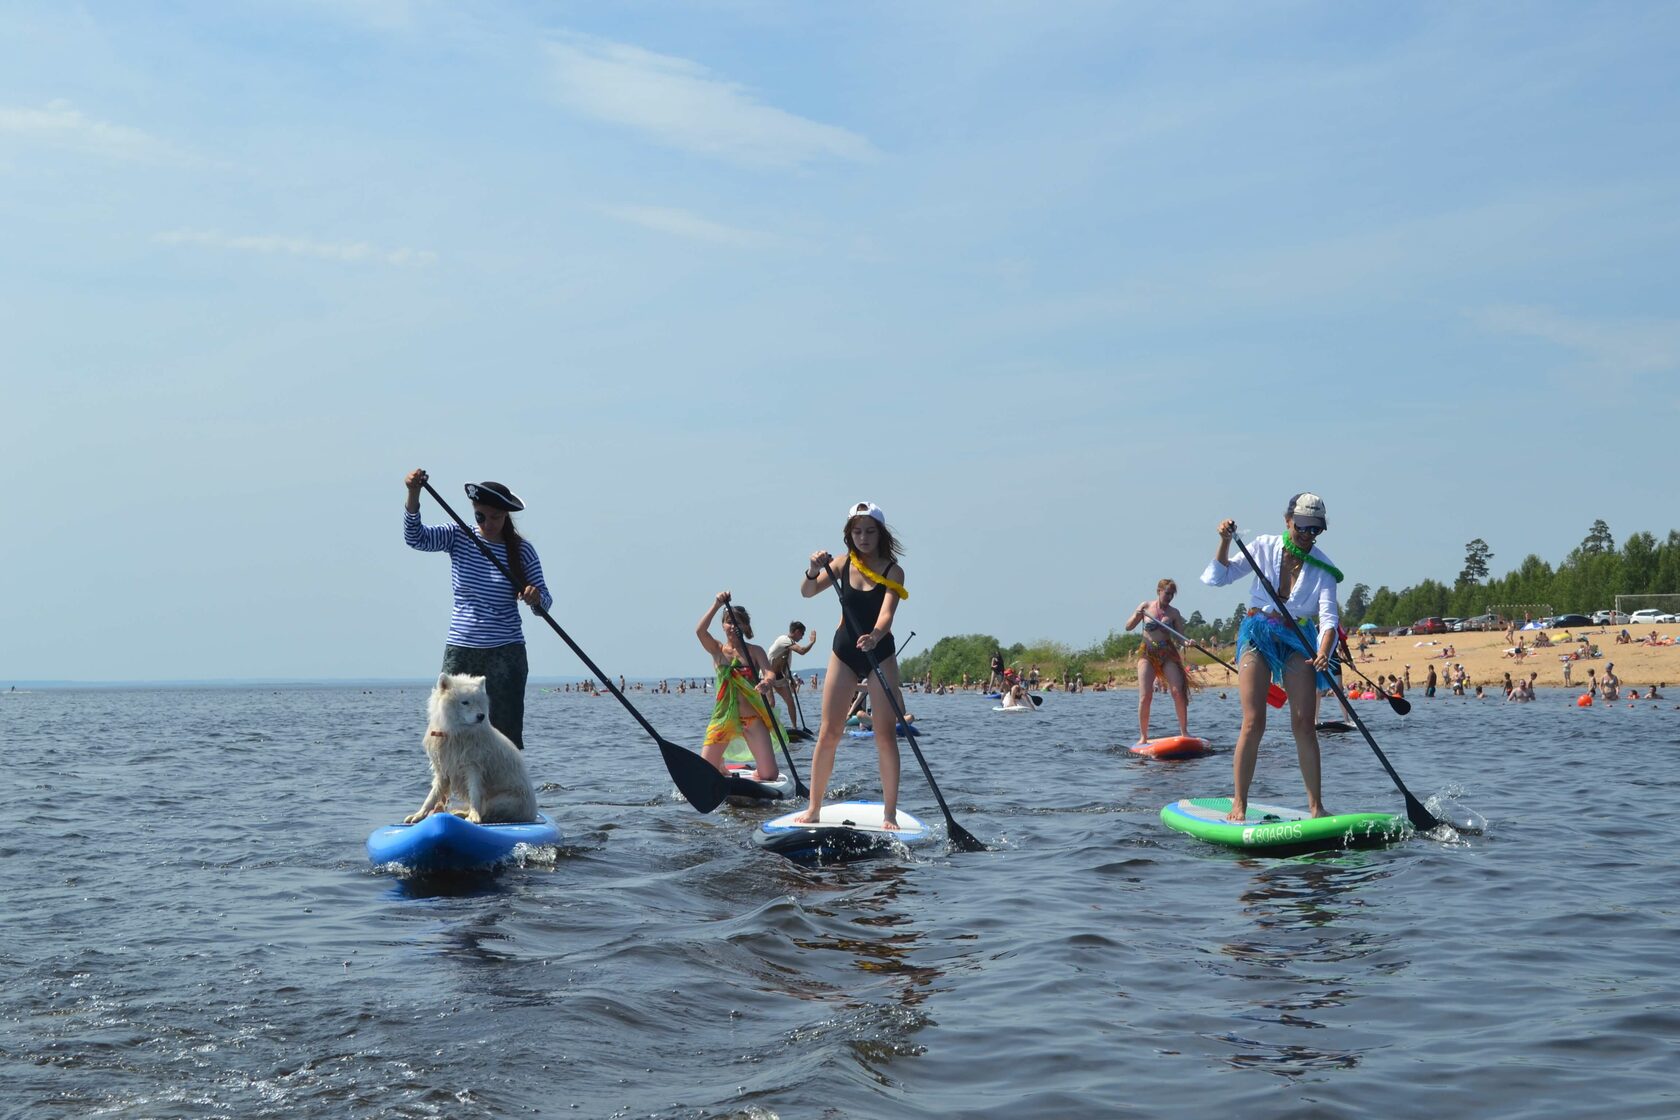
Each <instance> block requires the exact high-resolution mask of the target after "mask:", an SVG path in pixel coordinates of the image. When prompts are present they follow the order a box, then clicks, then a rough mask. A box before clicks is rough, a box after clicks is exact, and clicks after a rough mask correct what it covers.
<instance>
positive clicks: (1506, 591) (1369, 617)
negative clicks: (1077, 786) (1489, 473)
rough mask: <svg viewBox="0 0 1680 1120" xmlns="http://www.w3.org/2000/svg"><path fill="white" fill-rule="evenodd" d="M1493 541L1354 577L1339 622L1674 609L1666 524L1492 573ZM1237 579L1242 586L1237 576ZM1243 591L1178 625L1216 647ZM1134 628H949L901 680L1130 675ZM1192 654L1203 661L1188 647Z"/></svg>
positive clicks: (1595, 527)
mask: <svg viewBox="0 0 1680 1120" xmlns="http://www.w3.org/2000/svg"><path fill="white" fill-rule="evenodd" d="M1493 558H1494V553H1493V550H1492V548H1491V547H1490V546H1489V545H1488V543H1487V542H1486V541H1484V540H1482V539H1481V538H1480V537H1478V538H1476V539H1475V540H1473V541H1470V542H1469V543H1468V544H1466V545H1465V546H1464V563H1463V566H1462V567H1461V568H1460V569H1459V573H1458V576H1457V578H1456V579H1454V580H1453V581H1452V582H1451V583H1450V584H1449V583H1443V582H1441V581H1440V580H1436V579H1424V580H1421V581H1420V582H1418V583H1416V584H1413V585H1411V586H1409V587H1404V588H1401V589H1400V590H1399V591H1395V590H1392V589H1390V588H1389V587H1387V586H1382V587H1378V588H1377V589H1376V590H1375V591H1373V590H1371V588H1370V587H1369V586H1368V585H1367V584H1363V583H1355V584H1354V585H1353V586H1352V587H1350V588H1347V589H1346V590H1345V591H1344V593H1343V595H1344V597H1343V599H1342V625H1343V626H1344V627H1346V628H1348V629H1349V630H1352V629H1353V628H1355V627H1357V626H1359V625H1361V624H1363V623H1372V624H1374V625H1376V626H1380V627H1390V626H1407V625H1410V624H1411V623H1412V622H1414V621H1416V620H1417V619H1420V618H1429V617H1431V616H1440V617H1443V618H1446V617H1456V618H1470V617H1474V616H1477V615H1483V614H1494V615H1498V616H1500V617H1502V618H1515V619H1518V620H1520V619H1521V618H1522V617H1523V615H1524V614H1525V613H1527V614H1531V615H1533V616H1534V617H1536V618H1540V617H1543V616H1545V615H1552V614H1564V613H1579V614H1591V613H1592V612H1593V611H1597V610H1610V609H1611V608H1612V607H1613V606H1614V604H1615V601H1616V596H1618V595H1672V596H1673V597H1674V598H1673V600H1672V601H1670V602H1667V603H1661V604H1659V603H1656V602H1652V603H1642V604H1640V605H1641V606H1654V605H1661V606H1663V608H1664V609H1665V610H1669V611H1672V612H1675V613H1680V609H1677V608H1680V530H1676V529H1670V530H1669V532H1668V535H1667V536H1666V537H1665V538H1664V539H1662V540H1658V539H1657V537H1656V536H1655V535H1654V534H1651V533H1648V532H1637V533H1634V534H1632V535H1630V536H1629V537H1628V538H1627V539H1626V540H1624V541H1623V542H1622V544H1621V546H1620V547H1618V546H1617V544H1616V541H1615V538H1614V536H1613V535H1612V534H1611V532H1610V526H1609V525H1607V524H1606V523H1605V522H1604V521H1602V520H1598V521H1594V522H1593V523H1592V527H1591V528H1590V529H1588V531H1587V535H1586V537H1585V538H1583V539H1582V541H1581V543H1580V544H1579V545H1577V546H1576V547H1575V548H1574V549H1572V550H1571V551H1570V553H1569V555H1568V556H1566V557H1564V559H1563V561H1562V562H1561V563H1559V564H1558V565H1556V566H1555V567H1554V566H1553V565H1551V564H1549V563H1547V562H1546V561H1545V560H1542V559H1541V558H1540V557H1539V556H1537V555H1535V554H1533V553H1530V554H1529V555H1528V556H1526V557H1524V558H1523V561H1522V563H1521V564H1519V565H1517V566H1516V567H1515V568H1513V569H1511V570H1510V571H1508V572H1507V573H1506V574H1504V575H1502V576H1492V575H1491V567H1490V563H1491V561H1492V560H1493ZM1245 586H1246V585H1245ZM1246 602H1247V595H1246V591H1245V592H1244V593H1243V595H1242V598H1241V600H1240V601H1239V602H1238V603H1237V604H1236V605H1235V609H1234V610H1233V611H1232V612H1231V614H1230V615H1229V616H1228V617H1224V618H1215V619H1213V620H1209V619H1206V618H1203V617H1202V613H1201V612H1200V611H1196V612H1194V613H1192V614H1191V615H1190V616H1189V618H1187V619H1186V620H1185V628H1184V632H1185V634H1187V635H1188V636H1189V637H1191V638H1194V639H1196V640H1197V641H1199V642H1202V643H1204V644H1207V645H1210V646H1212V647H1214V648H1218V645H1216V643H1217V644H1222V645H1229V644H1230V643H1231V642H1234V641H1235V640H1236V632H1237V626H1238V625H1239V624H1240V623H1241V621H1242V617H1243V613H1244V609H1245V604H1246ZM1142 640H1143V639H1142V637H1141V636H1139V635H1138V634H1137V633H1135V632H1134V633H1127V632H1125V631H1122V630H1110V631H1109V632H1108V635H1107V637H1105V638H1103V639H1102V640H1100V641H1097V642H1094V643H1092V644H1091V645H1089V646H1086V647H1084V648H1075V647H1073V646H1071V645H1068V644H1066V643H1063V642H1055V641H1047V640H1041V641H1036V642H1027V643H1023V642H1014V643H1010V644H1007V645H1006V644H1004V643H1002V642H1000V641H999V640H998V639H997V638H995V637H993V636H992V635H990V634H957V635H953V636H951V637H946V638H941V639H939V640H938V641H937V642H935V643H934V644H933V645H932V646H930V647H929V648H927V649H925V650H922V651H921V652H919V653H916V654H914V655H913V656H910V657H907V658H905V659H904V660H903V661H902V662H901V663H900V673H901V675H902V677H903V679H904V680H906V681H911V680H922V679H925V678H927V677H928V676H929V675H930V674H931V677H932V680H933V682H934V683H935V684H947V685H949V684H959V683H961V681H962V679H963V675H964V674H965V673H966V674H967V675H968V679H969V680H971V681H973V680H980V681H984V680H985V679H986V678H987V676H988V674H989V673H990V666H991V659H992V654H993V653H994V652H1002V654H1003V657H1004V662H1005V663H1006V664H1007V665H1009V666H1010V667H1012V668H1013V667H1016V666H1019V667H1021V668H1023V669H1026V668H1030V667H1031V666H1034V665H1036V666H1037V667H1038V670H1039V673H1040V675H1041V676H1043V677H1047V678H1051V679H1054V680H1064V679H1071V678H1074V677H1076V676H1078V677H1083V679H1084V681H1085V683H1086V684H1087V685H1091V684H1096V683H1098V682H1100V681H1103V680H1106V679H1107V678H1108V676H1109V674H1110V673H1113V674H1114V675H1115V676H1116V677H1118V678H1119V679H1121V680H1126V681H1130V680H1134V679H1135V677H1136V673H1135V662H1136V658H1137V647H1138V644H1139V643H1140V642H1141V641H1142ZM1193 659H1194V660H1206V659H1205V658H1203V657H1200V656H1196V657H1194V658H1193Z"/></svg>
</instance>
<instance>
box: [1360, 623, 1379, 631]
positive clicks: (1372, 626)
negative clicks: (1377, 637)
mask: <svg viewBox="0 0 1680 1120" xmlns="http://www.w3.org/2000/svg"><path fill="white" fill-rule="evenodd" d="M1360 629H1361V630H1375V629H1377V624H1376V623H1374V622H1367V623H1365V625H1363V626H1361V627H1360Z"/></svg>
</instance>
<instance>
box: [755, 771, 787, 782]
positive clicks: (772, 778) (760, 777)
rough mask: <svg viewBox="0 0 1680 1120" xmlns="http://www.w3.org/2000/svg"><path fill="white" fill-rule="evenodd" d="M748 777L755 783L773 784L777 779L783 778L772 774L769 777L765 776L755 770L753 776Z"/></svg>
mask: <svg viewBox="0 0 1680 1120" xmlns="http://www.w3.org/2000/svg"><path fill="white" fill-rule="evenodd" d="M747 776H748V777H749V778H751V779H752V780H753V781H755V782H773V781H775V780H776V779H777V778H779V777H781V775H780V774H771V775H769V776H768V777H767V776H765V775H763V774H760V773H759V772H758V771H757V770H754V771H753V772H752V773H751V774H749V775H747Z"/></svg>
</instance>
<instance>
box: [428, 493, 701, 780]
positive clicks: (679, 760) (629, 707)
mask: <svg viewBox="0 0 1680 1120" xmlns="http://www.w3.org/2000/svg"><path fill="white" fill-rule="evenodd" d="M421 485H422V486H424V487H425V488H426V493H428V494H430V495H431V496H432V498H433V500H434V501H436V502H437V504H438V505H440V506H442V507H443V512H445V513H447V514H448V515H449V519H450V520H451V521H453V522H455V524H457V525H459V526H460V527H461V531H462V532H464V533H466V534H467V536H468V537H470V538H472V542H473V543H474V544H476V545H478V549H479V551H480V552H482V553H484V555H485V556H486V557H487V558H488V559H489V561H490V562H491V563H492V564H494V565H495V566H496V570H497V571H499V572H501V573H502V576H503V578H504V579H506V580H507V581H508V583H510V584H511V583H512V582H513V574H512V573H511V572H509V571H508V570H507V565H506V564H504V563H502V562H501V561H500V560H498V559H497V558H496V554H495V553H494V552H492V551H491V550H490V546H489V545H487V544H485V543H484V541H483V539H482V538H480V537H479V535H478V534H477V533H475V532H473V530H472V529H471V528H469V527H468V525H467V523H466V522H465V521H462V520H461V518H460V517H459V516H458V515H457V514H456V513H455V511H454V510H452V509H450V508H449V503H448V502H446V501H444V500H443V498H442V496H441V495H439V494H438V492H437V491H436V490H433V489H432V484H431V483H430V482H422V483H421ZM531 609H532V611H533V612H535V613H536V614H537V616H538V617H540V618H541V619H542V620H543V621H544V622H546V623H548V624H549V626H550V627H552V628H553V630H554V632H555V633H556V634H558V635H560V639H561V640H562V641H564V642H565V643H566V644H567V645H568V646H571V647H572V652H573V653H575V654H577V655H578V660H580V661H582V662H583V663H584V664H585V665H586V666H588V667H589V671H590V672H591V673H593V674H594V675H595V679H596V680H598V681H600V682H601V683H602V684H604V685H606V686H607V691H608V692H611V693H612V694H613V695H614V696H615V697H617V698H618V702H619V703H620V704H623V705H624V707H625V710H626V711H628V712H629V713H630V714H631V715H632V716H635V717H636V722H637V723H639V724H641V725H642V730H644V731H646V732H647V733H648V734H649V735H651V736H653V741H654V742H655V743H657V744H659V753H660V755H661V756H662V757H663V758H664V759H665V769H666V770H668V771H670V773H671V780H672V781H674V782H676V783H677V789H678V790H679V791H681V793H682V795H683V797H685V798H687V799H688V803H689V804H690V805H692V806H694V807H695V808H696V809H698V810H699V811H700V812H702V813H709V812H711V811H712V810H713V809H716V808H717V807H718V806H719V805H721V804H723V799H724V797H725V796H726V795H727V794H728V792H729V782H728V780H727V779H726V778H725V777H724V776H723V775H722V774H719V773H718V772H717V768H716V767H714V766H713V765H712V764H711V763H709V762H707V761H706V760H705V759H703V758H701V757H700V756H699V755H697V754H695V753H694V752H693V751H691V750H688V749H686V748H684V747H679V746H677V744H675V743H673V742H671V741H670V740H668V739H666V738H665V737H664V736H663V735H661V734H659V732H657V731H655V730H654V728H653V724H651V723H649V722H648V721H647V720H646V719H644V718H643V717H642V713H641V712H638V711H637V710H636V707H635V705H633V704H631V703H630V701H629V700H627V699H626V698H625V696H624V693H622V692H620V691H619V690H618V689H617V688H616V687H615V686H614V685H613V683H612V678H611V677H609V676H607V674H606V673H605V672H604V671H603V670H602V669H601V667H600V666H599V665H596V664H595V662H593V661H591V660H590V659H589V655H588V654H587V653H584V652H583V649H582V648H581V647H580V646H579V645H578V644H577V643H576V642H574V641H572V638H571V635H569V634H567V633H566V632H565V631H564V630H562V629H560V624H559V623H558V622H555V621H554V619H553V617H552V616H550V615H549V613H548V612H547V611H545V610H543V609H542V608H541V607H540V606H538V607H532V608H531Z"/></svg>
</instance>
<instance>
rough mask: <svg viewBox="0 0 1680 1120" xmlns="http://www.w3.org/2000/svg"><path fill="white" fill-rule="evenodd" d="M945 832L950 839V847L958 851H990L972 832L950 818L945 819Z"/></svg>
mask: <svg viewBox="0 0 1680 1120" xmlns="http://www.w3.org/2000/svg"><path fill="white" fill-rule="evenodd" d="M945 834H946V836H947V837H948V838H949V839H950V841H951V847H953V848H955V849H956V850H957V851H959V852H989V851H991V849H990V848H988V847H986V845H984V844H982V843H981V842H980V841H979V839H977V838H976V837H975V835H974V833H972V832H970V831H969V830H968V829H966V828H964V827H963V826H962V825H960V824H958V823H957V822H956V821H954V820H951V819H950V818H946V820H945Z"/></svg>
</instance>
